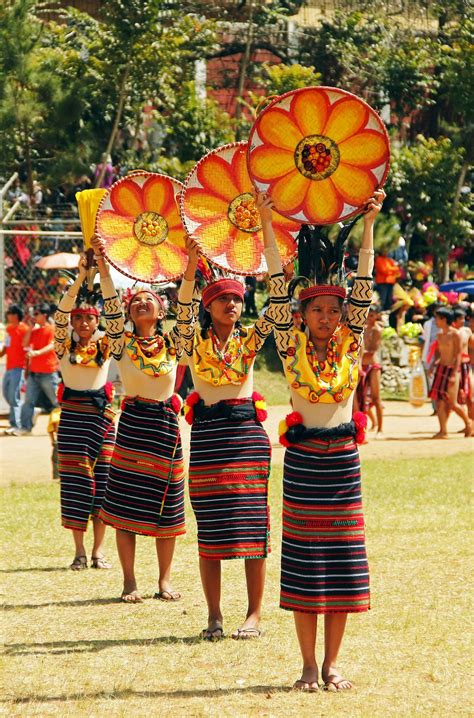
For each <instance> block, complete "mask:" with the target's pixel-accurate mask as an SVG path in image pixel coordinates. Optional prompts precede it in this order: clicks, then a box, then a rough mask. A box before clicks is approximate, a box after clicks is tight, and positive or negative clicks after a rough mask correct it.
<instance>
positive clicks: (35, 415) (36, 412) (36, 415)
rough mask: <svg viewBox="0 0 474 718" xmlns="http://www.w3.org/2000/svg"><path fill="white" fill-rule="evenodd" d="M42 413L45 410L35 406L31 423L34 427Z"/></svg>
mask: <svg viewBox="0 0 474 718" xmlns="http://www.w3.org/2000/svg"><path fill="white" fill-rule="evenodd" d="M42 412H43V410H42V409H40V408H39V406H35V408H34V410H33V416H32V417H31V423H32V425H33V426H34V425H35V424H36V420H37V418H38V416H39V415H40V414H41V413H42Z"/></svg>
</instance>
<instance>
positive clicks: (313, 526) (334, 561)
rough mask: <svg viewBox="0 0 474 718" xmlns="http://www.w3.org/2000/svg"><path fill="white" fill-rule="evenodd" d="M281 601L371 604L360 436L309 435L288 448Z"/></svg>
mask: <svg viewBox="0 0 474 718" xmlns="http://www.w3.org/2000/svg"><path fill="white" fill-rule="evenodd" d="M280 607H281V608H285V609H287V610H289V611H302V612H307V613H357V612H360V611H366V610H367V609H368V608H370V594H369V567H368V563H367V554H366V550H365V539H364V517H363V513H362V500H361V484H360V461H359V454H358V450H357V446H356V444H355V441H354V439H353V437H352V436H345V437H341V438H334V439H331V440H326V441H322V440H320V439H317V438H310V439H305V440H303V441H301V442H299V443H295V444H293V445H292V446H290V447H289V448H288V449H287V450H286V452H285V464H284V477H283V537H282V557H281V592H280Z"/></svg>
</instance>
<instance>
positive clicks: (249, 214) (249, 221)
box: [227, 192, 262, 234]
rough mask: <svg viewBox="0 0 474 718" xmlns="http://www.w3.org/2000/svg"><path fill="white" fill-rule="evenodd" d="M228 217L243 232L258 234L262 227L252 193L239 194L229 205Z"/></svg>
mask: <svg viewBox="0 0 474 718" xmlns="http://www.w3.org/2000/svg"><path fill="white" fill-rule="evenodd" d="M227 216H228V217H229V220H230V221H231V222H232V224H233V225H235V226H236V227H237V229H241V230H242V232H248V233H249V234H250V233H253V232H258V231H259V230H260V229H261V228H262V225H261V224H260V215H259V213H258V209H257V207H256V205H255V200H254V198H253V197H252V195H251V194H250V192H244V193H243V194H239V195H238V196H237V197H236V198H235V199H233V200H232V202H231V203H230V205H229V209H228V210H227Z"/></svg>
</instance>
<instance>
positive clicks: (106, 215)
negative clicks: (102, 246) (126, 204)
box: [97, 210, 134, 240]
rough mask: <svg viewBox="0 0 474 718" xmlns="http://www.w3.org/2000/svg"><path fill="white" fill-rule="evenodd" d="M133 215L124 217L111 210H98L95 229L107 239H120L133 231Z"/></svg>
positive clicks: (128, 235)
mask: <svg viewBox="0 0 474 718" xmlns="http://www.w3.org/2000/svg"><path fill="white" fill-rule="evenodd" d="M133 222H134V219H133V217H124V216H123V215H120V214H117V213H116V212H113V211H111V210H104V211H103V212H100V214H99V216H98V219H97V230H98V232H99V234H100V236H101V237H102V238H103V239H105V240H107V239H122V238H124V237H131V235H132V232H133Z"/></svg>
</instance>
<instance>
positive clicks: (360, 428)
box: [352, 411, 367, 444]
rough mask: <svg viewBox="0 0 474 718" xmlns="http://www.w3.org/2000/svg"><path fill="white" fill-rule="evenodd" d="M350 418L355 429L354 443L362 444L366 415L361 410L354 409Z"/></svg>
mask: <svg viewBox="0 0 474 718" xmlns="http://www.w3.org/2000/svg"><path fill="white" fill-rule="evenodd" d="M352 419H353V421H354V424H355V429H356V435H355V440H356V443H357V444H363V443H364V441H365V430H366V428H367V417H366V415H365V414H364V413H363V412H362V411H355V412H354V414H353V416H352Z"/></svg>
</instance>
